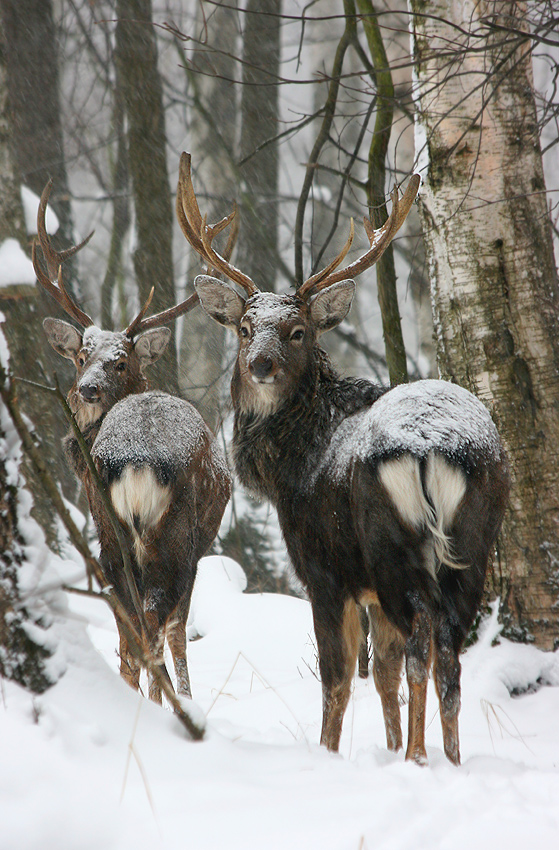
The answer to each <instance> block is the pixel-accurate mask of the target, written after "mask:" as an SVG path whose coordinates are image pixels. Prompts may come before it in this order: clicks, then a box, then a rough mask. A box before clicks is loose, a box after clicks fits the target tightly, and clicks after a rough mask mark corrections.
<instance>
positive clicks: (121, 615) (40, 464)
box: [0, 364, 205, 741]
mask: <svg viewBox="0 0 559 850" xmlns="http://www.w3.org/2000/svg"><path fill="white" fill-rule="evenodd" d="M35 386H37V387H38V388H39V389H41V390H43V391H49V392H51V393H54V394H55V395H57V397H61V398H62V399H63V401H64V403H66V400H65V399H64V396H63V395H62V393H61V392H60V390H58V388H57V389H54V388H53V387H43V386H41V385H35ZM0 397H1V398H2V401H3V402H4V405H5V406H6V409H7V411H8V413H9V415H10V417H11V420H12V422H13V424H14V428H15V429H16V431H17V434H18V436H19V438H20V440H21V444H22V448H23V451H24V452H25V453H26V454H27V455H28V457H29V458H30V460H31V462H32V464H33V466H34V467H35V469H36V471H37V475H38V476H39V479H40V481H41V484H42V485H43V487H44V488H45V490H46V492H47V494H48V496H49V497H50V499H51V501H52V503H53V506H54V508H55V510H56V512H57V513H58V516H59V517H60V519H61V521H62V523H63V524H64V527H65V528H66V531H67V532H68V535H69V537H70V540H71V542H72V545H73V546H75V548H76V549H77V551H78V552H79V554H80V555H81V556H82V558H83V559H84V561H85V563H86V565H87V567H88V568H89V569H90V570H91V571H92V573H93V575H94V576H95V578H96V580H97V583H98V584H99V587H100V588H101V594H99V595H100V596H101V598H102V599H104V600H105V602H107V604H108V605H109V606H110V608H111V609H112V611H113V614H114V615H115V618H116V619H117V620H118V621H119V623H120V625H121V627H122V630H123V632H124V634H125V637H126V640H127V641H128V643H129V647H130V650H131V652H132V653H133V655H134V656H135V657H136V658H137V659H138V660H139V661H140V662H141V664H142V665H143V666H144V667H145V668H146V670H147V671H148V673H150V674H151V675H152V676H153V677H154V679H155V680H156V681H157V683H158V685H159V686H160V688H161V691H162V692H163V693H164V694H165V696H166V698H167V700H168V701H169V703H170V705H171V707H172V709H173V711H174V713H175V714H176V716H177V717H178V719H179V720H180V721H181V723H182V725H183V726H184V728H185V729H186V731H187V733H188V735H189V736H190V737H191V738H192V739H193V740H195V741H200V740H201V739H202V738H203V737H204V731H205V729H204V725H203V724H202V723H201V722H199V721H198V720H196V721H195V720H194V719H193V718H192V717H191V716H190V714H189V712H188V710H187V709H186V708H185V706H184V701H182V700H181V699H179V697H177V695H176V694H175V692H174V690H173V686H172V684H171V682H170V681H169V680H168V679H167V678H166V677H165V675H164V674H163V673H162V672H161V670H160V669H159V667H158V665H157V664H156V663H155V661H154V659H153V658H152V656H151V653H150V652H149V650H148V648H147V647H146V646H145V642H144V640H143V639H142V636H141V635H139V634H138V631H137V630H136V628H135V627H134V624H133V623H132V621H131V619H130V617H129V616H128V613H127V611H126V610H125V608H124V607H123V605H122V604H121V603H120V602H119V600H118V599H117V597H116V595H115V593H114V591H113V589H112V587H111V586H110V585H109V584H108V583H107V581H106V579H105V576H104V574H103V570H102V569H101V565H100V564H99V562H98V561H97V559H96V558H95V557H94V556H93V555H92V554H91V551H90V549H89V546H88V544H87V542H86V540H85V539H84V537H83V535H82V533H81V531H80V530H79V529H78V527H77V526H76V524H75V523H74V521H73V519H72V517H71V515H70V512H69V510H68V508H67V507H66V505H65V504H64V501H63V499H62V496H61V495H60V493H59V491H58V487H57V486H56V483H55V481H54V480H53V478H52V476H51V474H50V472H49V471H48V469H47V467H46V464H45V462H44V460H43V458H42V456H41V450H40V447H39V444H38V441H36V438H34V437H33V436H32V435H31V433H30V431H29V429H28V427H27V425H26V424H25V421H24V419H23V416H22V415H21V412H20V410H19V407H18V404H17V399H16V393H15V389H14V384H13V381H12V380H10V378H9V376H8V375H7V374H6V372H5V370H4V369H3V368H2V366H1V364H0ZM70 416H71V414H70ZM72 419H73V417H72ZM76 427H77V426H76ZM82 451H83V448H82ZM85 451H87V447H85ZM88 454H89V452H88ZM86 460H87V458H86ZM90 460H91V458H90ZM98 486H99V485H98ZM100 486H101V488H102V484H100ZM103 492H104V491H103ZM111 510H112V506H111Z"/></svg>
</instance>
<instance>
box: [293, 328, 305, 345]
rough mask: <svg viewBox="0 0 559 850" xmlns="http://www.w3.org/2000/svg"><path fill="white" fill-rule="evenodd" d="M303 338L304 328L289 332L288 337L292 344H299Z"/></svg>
mask: <svg viewBox="0 0 559 850" xmlns="http://www.w3.org/2000/svg"><path fill="white" fill-rule="evenodd" d="M304 336H305V329H304V328H295V330H294V331H292V332H291V336H290V337H289V339H290V340H291V341H292V342H301V340H302V339H303V337H304Z"/></svg>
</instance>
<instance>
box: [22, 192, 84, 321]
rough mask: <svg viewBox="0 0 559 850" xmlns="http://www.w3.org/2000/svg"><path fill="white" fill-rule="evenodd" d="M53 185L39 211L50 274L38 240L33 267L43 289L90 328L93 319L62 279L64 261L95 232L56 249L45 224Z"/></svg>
mask: <svg viewBox="0 0 559 850" xmlns="http://www.w3.org/2000/svg"><path fill="white" fill-rule="evenodd" d="M52 185H53V181H52V179H51V180H49V181H48V183H47V184H46V186H45V188H44V189H43V193H42V195H41V200H40V201H39V209H38V211H37V236H38V239H39V244H40V246H41V250H42V252H43V257H44V260H45V263H46V266H47V272H48V276H47V275H46V274H45V273H44V271H43V270H42V268H41V266H40V264H39V260H38V257H37V240H34V242H33V248H32V260H33V268H34V269H35V274H36V275H37V280H38V282H39V283H40V284H41V286H42V287H43V289H45V290H46V292H48V294H49V295H51V296H52V297H53V298H54V299H55V300H56V301H57V302H58V303H59V304H60V306H61V307H62V309H63V310H64V311H65V312H66V313H68V315H69V316H71V317H72V318H73V319H75V320H76V322H78V324H79V325H81V327H82V328H88V327H90V325H93V324H94V322H93V319H92V318H91V317H90V316H88V315H87V313H84V312H83V310H81V309H80V308H79V307H78V305H77V304H76V302H75V301H74V300H73V299H72V298H71V297H70V295H69V294H68V292H67V290H66V288H65V286H64V283H63V280H62V263H63V262H64V261H65V260H67V259H68V257H71V256H72V255H73V254H75V253H76V252H77V251H79V250H80V248H83V246H84V245H85V244H87V242H89V240H90V239H91V237H92V236H93V232H91V233H90V234H89V236H88V237H87V239H84V240H83V242H80V244H79V245H74V246H72V247H71V248H67V249H66V250H65V251H55V250H54V248H53V247H52V245H51V242H50V238H49V235H48V233H47V229H46V226H45V214H46V209H47V203H48V199H49V197H50V193H51V189H52ZM53 279H57V280H58V286H57V285H56V284H55V283H54V280H53Z"/></svg>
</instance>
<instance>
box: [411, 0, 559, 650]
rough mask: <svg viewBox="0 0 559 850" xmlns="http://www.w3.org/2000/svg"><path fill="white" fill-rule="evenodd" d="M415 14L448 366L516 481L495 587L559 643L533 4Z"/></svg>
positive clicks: (522, 630)
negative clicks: (529, 9) (480, 411)
mask: <svg viewBox="0 0 559 850" xmlns="http://www.w3.org/2000/svg"><path fill="white" fill-rule="evenodd" d="M411 10H412V24H413V33H412V36H413V47H414V54H415V66H416V91H415V97H416V105H417V106H418V118H417V121H418V123H419V127H418V129H419V133H418V134H417V138H423V139H424V140H425V144H426V149H425V151H424V152H423V154H424V155H425V154H427V158H428V163H427V173H426V174H424V177H425V185H424V188H423V191H422V192H421V198H420V210H421V215H422V220H423V228H424V234H425V243H426V251H427V257H428V262H429V267H430V278H431V288H432V301H433V311H434V320H435V330H436V337H437V348H438V363H439V369H440V371H441V374H442V376H443V377H445V378H449V379H451V380H454V381H456V382H457V383H459V384H461V385H462V386H465V387H467V388H468V389H470V390H472V391H473V392H475V393H477V394H478V395H479V397H480V398H481V399H483V400H484V401H485V402H486V403H487V404H488V406H489V407H490V409H491V410H492V412H493V414H494V418H495V420H496V422H497V425H498V428H499V431H500V433H501V435H502V437H503V440H504V442H505V444H506V446H507V448H508V450H509V453H510V457H511V465H512V474H513V489H512V494H511V503H510V509H509V511H508V514H507V517H506V519H505V523H504V526H503V531H502V534H501V538H500V542H499V546H498V558H497V561H496V564H495V566H494V571H493V576H492V578H493V588H492V589H493V591H494V592H496V593H497V594H499V595H500V596H501V605H502V612H501V613H502V616H503V619H504V621H505V624H506V626H507V627H508V632H509V633H510V634H511V635H516V636H517V637H519V638H523V639H527V640H534V641H535V642H536V643H537V644H538V645H539V646H541V647H544V648H551V647H553V646H554V645H555V644H556V643H557V640H558V635H559V628H558V627H559V542H558V539H557V528H558V525H557V523H558V520H559V457H558V455H559V417H558V416H557V410H558V407H559V377H558V375H559V338H558V335H557V315H558V308H559V288H558V281H557V272H556V267H555V261H554V255H553V246H552V240H551V227H550V220H549V214H548V209H547V205H546V194H545V183H544V176H543V167H542V158H541V150H540V146H539V136H538V124H537V115H536V107H535V100H534V90H533V80H532V67H531V55H530V42H529V39H528V38H526V37H524V36H523V33H526V32H528V24H527V22H526V19H525V14H526V6H525V4H524V3H518V2H515V3H510V2H506V0H499V2H487V1H486V2H473V1H472V0H466V2H464V0H459V1H458V0H429V2H424V0H412V2H411ZM501 27H504V28H505V29H504V30H503V29H501ZM518 33H520V34H518ZM474 48H475V49H474ZM481 48H483V49H481ZM419 153H420V152H419V151H416V155H417V154H419Z"/></svg>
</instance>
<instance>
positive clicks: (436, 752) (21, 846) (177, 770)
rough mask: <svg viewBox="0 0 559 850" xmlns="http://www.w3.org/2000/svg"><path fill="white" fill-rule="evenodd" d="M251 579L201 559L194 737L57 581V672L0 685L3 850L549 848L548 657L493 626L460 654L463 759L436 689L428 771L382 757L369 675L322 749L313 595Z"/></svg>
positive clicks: (553, 708) (558, 677)
mask: <svg viewBox="0 0 559 850" xmlns="http://www.w3.org/2000/svg"><path fill="white" fill-rule="evenodd" d="M52 560H53V561H54V564H52V563H51V564H50V565H49V569H48V571H47V577H46V579H45V580H48V582H50V584H51V585H52V578H53V575H54V572H53V571H54V569H56V571H57V572H58V573H59V574H60V575H61V576H62V578H63V579H64V580H68V579H73V578H75V574H76V571H77V569H78V568H77V566H76V564H74V563H72V562H71V561H66V562H63V561H60V560H59V559H55V558H54V557H53V559H52ZM243 586H244V574H243V573H242V570H241V569H240V567H239V566H238V565H237V564H235V563H234V562H233V561H231V560H228V559H226V558H216V557H214V558H206V559H204V560H203V562H202V563H201V567H200V573H199V581H198V584H197V588H196V591H195V596H194V599H193V610H192V623H191V626H190V633H191V635H192V636H194V635H195V634H196V635H198V636H199V639H197V640H192V641H190V643H189V662H190V673H191V679H192V685H193V691H194V696H195V700H196V703H197V704H198V706H199V707H200V709H201V710H202V711H203V712H204V713H205V715H206V717H207V735H206V739H205V740H204V741H203V742H202V743H192V742H190V741H189V740H187V739H186V737H185V733H184V732H183V730H182V727H181V726H180V725H179V723H178V721H177V720H176V719H175V718H174V716H173V715H172V714H171V713H170V712H169V711H168V710H166V709H161V708H158V707H157V706H154V705H153V704H151V703H149V702H148V701H147V700H145V699H143V698H142V697H140V696H138V695H137V694H135V693H133V692H132V691H131V690H130V689H129V688H128V687H127V686H126V685H125V684H124V683H123V682H122V681H121V680H120V678H119V677H118V675H117V672H116V671H117V658H116V633H115V628H114V625H113V621H112V615H111V614H110V611H109V609H108V607H106V606H105V605H104V604H103V603H102V602H98V601H96V600H91V599H87V598H83V597H77V596H72V597H71V598H69V599H68V608H64V605H60V594H59V595H58V597H57V598H58V611H57V614H56V622H55V624H54V625H53V627H52V629H51V631H52V633H53V634H56V637H57V640H58V649H57V651H56V653H55V655H54V658H53V664H54V665H56V666H57V667H58V668H59V669H61V668H65V673H64V675H63V676H62V677H61V678H60V680H59V682H58V684H56V685H55V686H54V687H53V688H51V689H50V690H49V691H47V692H46V693H45V694H43V695H42V696H40V697H33V696H31V695H30V694H28V693H26V692H25V691H23V690H22V689H20V688H19V687H17V686H16V685H14V684H12V683H9V682H5V681H4V682H2V683H1V694H0V741H1V742H2V743H1V755H0V848H1V850H112V849H113V848H115V850H116V848H118V850H129V849H130V850H132V848H134V850H141V849H142V848H146V850H154V848H158V847H161V848H174V850H181V848H189V850H237V848H238V850H263V848H266V850H288V848H294V850H299V848H301V850H373V848H375V850H380V849H381V848H382V850H398V849H399V848H402V850H416V848H418V849H419V848H421V850H424V849H426V850H431V848H445V850H446V848H448V850H462V848H464V850H466V848H467V850H471V848H472V847H475V848H476V850H484V848H488V850H489V848H490V850H500V848H507V850H516V848H518V850H520V848H522V850H525V848H526V847H527V846H536V847H544V848H551V847H555V846H557V841H558V840H559V802H558V801H559V723H558V718H559V687H558V686H559V657H558V656H557V654H555V655H553V654H544V653H541V652H539V651H537V650H535V649H533V648H530V647H526V646H518V645H511V644H509V643H507V642H502V643H501V644H500V645H498V646H491V643H492V638H493V637H494V635H495V631H496V627H495V624H494V623H492V622H491V621H489V622H487V623H486V624H485V630H484V633H483V635H482V638H481V640H480V642H479V643H478V644H477V645H476V646H474V647H472V648H471V649H469V650H468V651H467V652H466V654H465V655H464V658H463V700H462V704H463V707H462V713H461V745H462V760H463V764H462V766H461V767H460V768H455V767H452V766H451V765H450V764H449V763H448V762H447V760H446V759H445V757H444V755H443V753H442V750H441V734H440V724H439V720H438V716H437V707H436V699H435V694H434V691H433V690H432V689H431V691H430V693H429V704H428V731H427V739H428V754H429V759H430V765H429V767H427V768H419V767H417V766H415V765H413V764H408V763H406V762H405V761H404V757H403V755H402V754H401V753H399V754H397V755H394V754H392V753H389V752H387V750H386V748H385V743H384V728H383V721H382V715H381V708H380V703H379V699H378V697H377V695H376V693H375V689H374V685H373V683H372V681H371V679H369V680H367V681H361V680H356V682H355V688H354V692H353V697H352V700H351V703H350V706H349V708H348V711H347V714H346V719H345V724H344V733H343V739H342V746H341V753H340V755H332V754H329V753H327V752H326V751H325V750H323V749H321V748H320V747H319V746H318V738H319V730H320V715H321V694H320V684H319V681H318V679H317V676H316V656H315V649H314V645H313V633H312V625H311V617H310V608H309V605H308V604H307V603H306V602H304V601H302V600H299V599H295V598H291V597H286V596H279V595H247V594H244V593H243V592H242V588H243ZM537 682H539V684H540V685H543V686H542V687H539V689H538V690H537V691H536V692H533V693H525V694H524V695H523V696H520V697H514V698H513V697H511V691H512V690H513V689H518V690H523V691H524V690H526V689H527V688H529V687H530V686H531V685H535V684H536V683H537ZM402 694H404V688H402ZM403 718H404V721H405V718H406V708H405V706H404V708H403Z"/></svg>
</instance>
